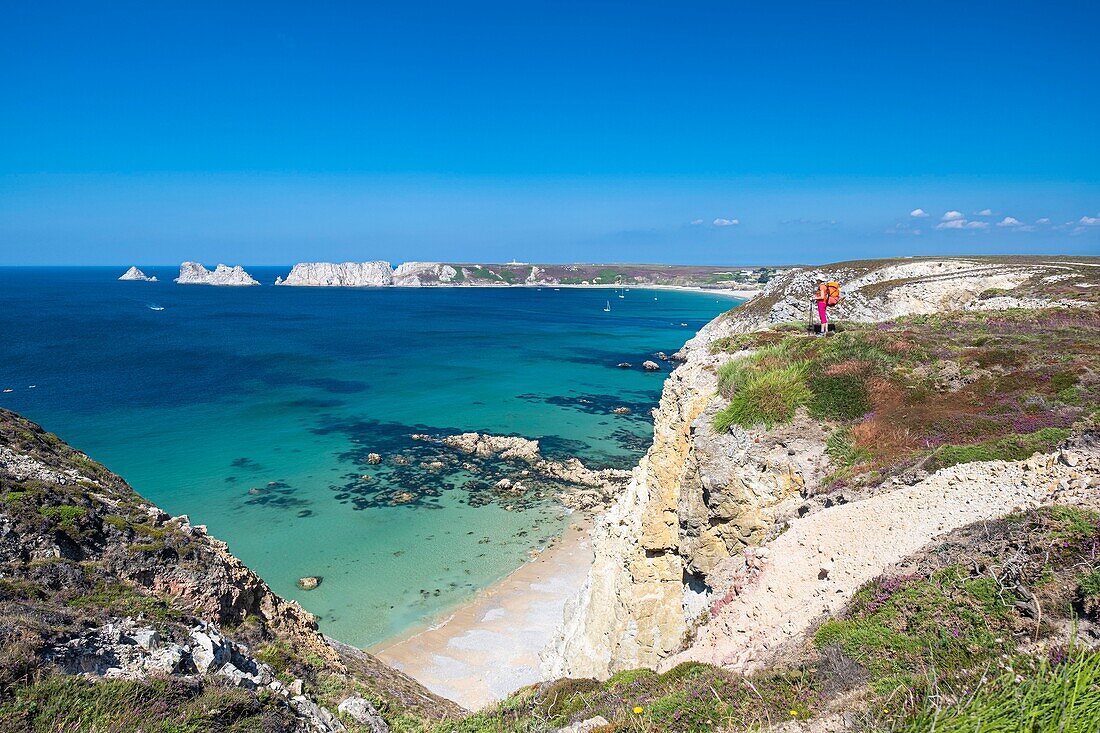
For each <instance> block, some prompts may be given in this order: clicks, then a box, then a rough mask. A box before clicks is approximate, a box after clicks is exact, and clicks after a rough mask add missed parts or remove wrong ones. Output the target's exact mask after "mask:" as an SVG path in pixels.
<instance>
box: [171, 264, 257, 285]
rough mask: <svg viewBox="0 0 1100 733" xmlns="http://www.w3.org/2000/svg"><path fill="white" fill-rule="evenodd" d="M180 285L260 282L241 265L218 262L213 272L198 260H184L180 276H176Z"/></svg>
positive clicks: (253, 283) (250, 283)
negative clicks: (231, 265) (230, 265)
mask: <svg viewBox="0 0 1100 733" xmlns="http://www.w3.org/2000/svg"><path fill="white" fill-rule="evenodd" d="M176 282H177V283H179V284H180V285H225V286H243V285H259V284H260V283H259V282H258V281H257V280H256V279H255V278H253V277H252V276H251V275H249V274H248V273H247V272H245V270H244V268H243V267H241V266H240V265H235V266H233V267H229V266H228V265H223V264H220V263H219V264H218V266H217V267H215V268H214V271H213V272H211V271H210V270H207V269H206V268H205V267H203V266H202V265H201V264H199V263H198V262H184V263H183V264H181V265H180V276H179V277H177V278H176Z"/></svg>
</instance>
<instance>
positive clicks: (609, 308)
mask: <svg viewBox="0 0 1100 733" xmlns="http://www.w3.org/2000/svg"><path fill="white" fill-rule="evenodd" d="M603 312H604V313H610V312H611V301H610V300H609V301H607V305H605V306H604V307H603Z"/></svg>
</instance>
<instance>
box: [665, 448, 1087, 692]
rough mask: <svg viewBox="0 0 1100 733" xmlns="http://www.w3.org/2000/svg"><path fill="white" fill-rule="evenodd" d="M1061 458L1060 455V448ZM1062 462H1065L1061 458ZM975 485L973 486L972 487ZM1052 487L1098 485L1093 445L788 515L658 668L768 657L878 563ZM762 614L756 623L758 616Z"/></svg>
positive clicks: (766, 660) (831, 610)
mask: <svg viewBox="0 0 1100 733" xmlns="http://www.w3.org/2000/svg"><path fill="white" fill-rule="evenodd" d="M1066 455H1068V456H1070V457H1071V459H1070V460H1065V459H1064V458H1061V456H1066ZM1070 463H1072V464H1073V465H1072V466H1071V465H1070ZM979 486H980V487H981V491H975V487H979ZM1058 487H1067V488H1073V489H1080V490H1081V491H1083V492H1091V493H1093V494H1094V495H1096V494H1098V493H1100V452H1097V451H1096V450H1095V446H1093V449H1092V450H1087V451H1082V452H1073V451H1070V452H1066V451H1063V452H1062V453H1061V455H1059V454H1046V455H1043V454H1037V455H1035V456H1032V457H1031V458H1029V459H1027V460H1023V461H1011V462H1006V461H987V462H982V463H967V464H962V465H958V466H953V467H951V468H948V469H944V470H942V471H938V472H937V473H935V474H933V475H931V476H930V477H928V478H927V479H925V480H924V481H919V482H917V483H916V484H914V485H912V486H905V487H899V488H897V489H896V490H893V491H884V492H882V493H879V494H878V495H876V496H872V497H869V498H867V499H863V500H861V501H857V502H852V503H847V504H844V505H843V506H837V507H834V508H831V509H829V510H828V511H822V512H818V513H815V514H813V515H812V516H808V517H806V518H805V519H803V520H801V521H798V522H794V523H792V525H791V527H790V529H788V530H787V531H786V532H784V533H783V534H782V535H780V536H779V537H778V538H776V539H775V540H773V541H771V542H769V543H767V544H766V545H764V546H763V547H759V548H755V549H754V550H750V551H749V553H748V558H747V560H748V562H747V563H746V564H744V565H740V564H739V565H738V566H737V567H736V568H728V569H727V572H729V571H733V572H732V573H730V577H728V578H727V579H725V582H724V583H723V584H722V585H723V586H725V587H722V588H721V589H720V595H721V596H723V597H722V599H721V600H720V601H719V602H718V603H717V604H715V607H714V608H713V610H712V612H711V615H712V618H711V619H710V620H709V622H708V623H706V624H705V625H703V626H701V627H700V628H699V630H698V633H697V636H696V639H695V640H694V642H693V643H692V645H691V648H690V649H688V650H686V651H684V652H682V653H680V654H677V655H674V656H673V657H671V658H670V659H668V660H665V662H664V663H663V665H662V666H664V667H671V666H675V665H676V664H677V663H679V662H683V661H688V660H694V661H703V662H710V663H713V664H720V665H723V666H726V667H729V668H733V669H736V670H739V671H742V672H752V671H757V670H759V669H761V668H763V667H766V666H768V665H770V663H772V662H773V661H774V660H775V657H776V656H777V654H779V653H780V652H781V651H782V650H783V648H784V646H793V645H796V644H798V643H800V642H802V641H803V638H802V634H803V633H804V632H805V631H806V630H807V629H809V628H810V627H811V626H812V624H813V623H814V621H815V620H817V619H819V618H821V617H822V616H823V615H826V614H828V615H830V616H832V615H836V614H837V613H839V612H840V610H841V609H842V608H843V607H844V605H845V604H846V603H847V602H848V600H849V599H851V597H852V595H853V594H854V593H855V592H856V591H857V590H858V589H859V588H860V587H861V586H862V585H863V584H865V583H867V582H869V581H871V580H873V579H874V578H875V577H877V576H878V575H879V574H880V573H881V572H882V568H883V567H885V566H888V565H892V564H894V563H897V562H898V561H900V560H901V559H903V558H905V557H907V556H908V555H911V554H913V553H915V552H917V550H919V549H920V548H921V547H924V546H925V545H926V544H927V543H928V541H929V540H930V539H931V538H933V537H936V536H939V535H942V534H945V533H947V532H951V531H953V530H955V529H958V528H960V527H964V526H967V525H969V524H971V523H973V522H979V521H982V520H988V519H994V518H996V517H1000V516H1002V515H1005V514H1008V513H1009V512H1013V511H1017V510H1018V509H1019V508H1021V507H1024V508H1032V507H1035V506H1038V505H1039V504H1040V503H1043V502H1046V501H1048V500H1049V499H1051V498H1052V490H1054V489H1056V488H1058ZM763 621H766V622H763Z"/></svg>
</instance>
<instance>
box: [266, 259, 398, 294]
mask: <svg viewBox="0 0 1100 733" xmlns="http://www.w3.org/2000/svg"><path fill="white" fill-rule="evenodd" d="M392 284H393V268H391V267H390V263H389V262H385V261H383V260H375V261H373V262H344V263H340V264H335V263H332V262H299V263H298V264H296V265H295V266H294V267H293V268H291V270H290V274H289V275H287V276H286V279H285V280H279V281H276V285H297V286H300V287H326V288H369V287H385V286H387V285H392Z"/></svg>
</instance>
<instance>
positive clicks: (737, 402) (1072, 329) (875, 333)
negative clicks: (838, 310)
mask: <svg viewBox="0 0 1100 733" xmlns="http://www.w3.org/2000/svg"><path fill="white" fill-rule="evenodd" d="M796 327H798V324H780V325H778V326H776V327H774V328H772V329H770V330H766V331H762V332H758V333H753V334H746V335H742V336H735V337H728V338H726V339H720V340H718V341H716V342H715V343H714V344H713V345H712V350H713V351H714V353H722V352H729V353H732V354H733V358H731V359H730V360H729V361H728V362H726V363H725V364H723V365H722V366H721V367H720V369H719V372H718V381H719V391H720V393H721V394H722V395H724V396H725V397H727V398H728V399H729V404H728V405H727V406H726V407H725V408H724V409H723V410H721V411H720V412H719V413H718V414H717V415H716V416H715V418H714V427H715V429H717V430H720V431H725V430H729V429H730V428H731V427H733V426H740V427H744V428H752V427H760V426H763V427H767V428H771V427H774V426H776V425H781V424H784V423H787V422H790V421H791V420H792V419H794V417H795V416H796V415H797V414H798V411H799V409H800V408H801V409H805V411H806V413H807V414H808V415H809V417H811V418H813V419H815V420H818V421H820V422H822V423H823V424H825V425H826V426H828V427H830V428H831V429H832V430H833V436H832V437H831V438H830V439H829V442H828V449H829V455H830V457H831V459H832V461H833V465H834V468H835V469H836V471H835V473H834V474H833V475H832V477H831V479H830V482H829V484H830V488H838V487H842V486H846V485H852V484H855V485H860V484H867V483H873V482H875V481H879V480H881V479H882V478H883V477H884V476H887V475H890V474H891V473H897V472H900V471H904V470H906V469H908V468H911V467H920V468H923V469H925V470H935V469H937V468H944V467H947V466H952V465H956V464H959V463H967V462H972V461H986V460H996V459H1005V460H1017V459H1022V458H1027V457H1028V456H1030V455H1032V454H1034V453H1036V452H1045V451H1050V450H1052V449H1053V448H1054V447H1056V446H1057V445H1058V444H1059V443H1061V442H1062V441H1063V440H1065V439H1066V438H1067V437H1068V435H1069V434H1070V429H1071V427H1072V426H1073V425H1074V424H1075V423H1077V422H1080V421H1083V420H1084V421H1087V420H1092V419H1094V418H1096V417H1097V416H1098V415H1100V411H1098V408H1097V405H1098V403H1100V375H1098V374H1097V372H1096V370H1095V359H1096V357H1097V355H1098V354H1100V314H1098V313H1096V312H1092V311H1067V310H1049V311H1039V312H1034V311H1033V312H1023V311H1003V312H996V311H993V312H985V313H953V314H947V315H937V316H918V317H911V318H905V319H900V320H898V321H895V322H891V323H883V324H875V325H853V324H846V325H845V327H844V328H842V329H840V330H838V332H837V333H836V334H834V335H833V336H832V337H830V338H828V339H820V338H812V337H809V336H807V335H806V334H805V333H804V332H797V333H796V332H792V329H794V328H796Z"/></svg>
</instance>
